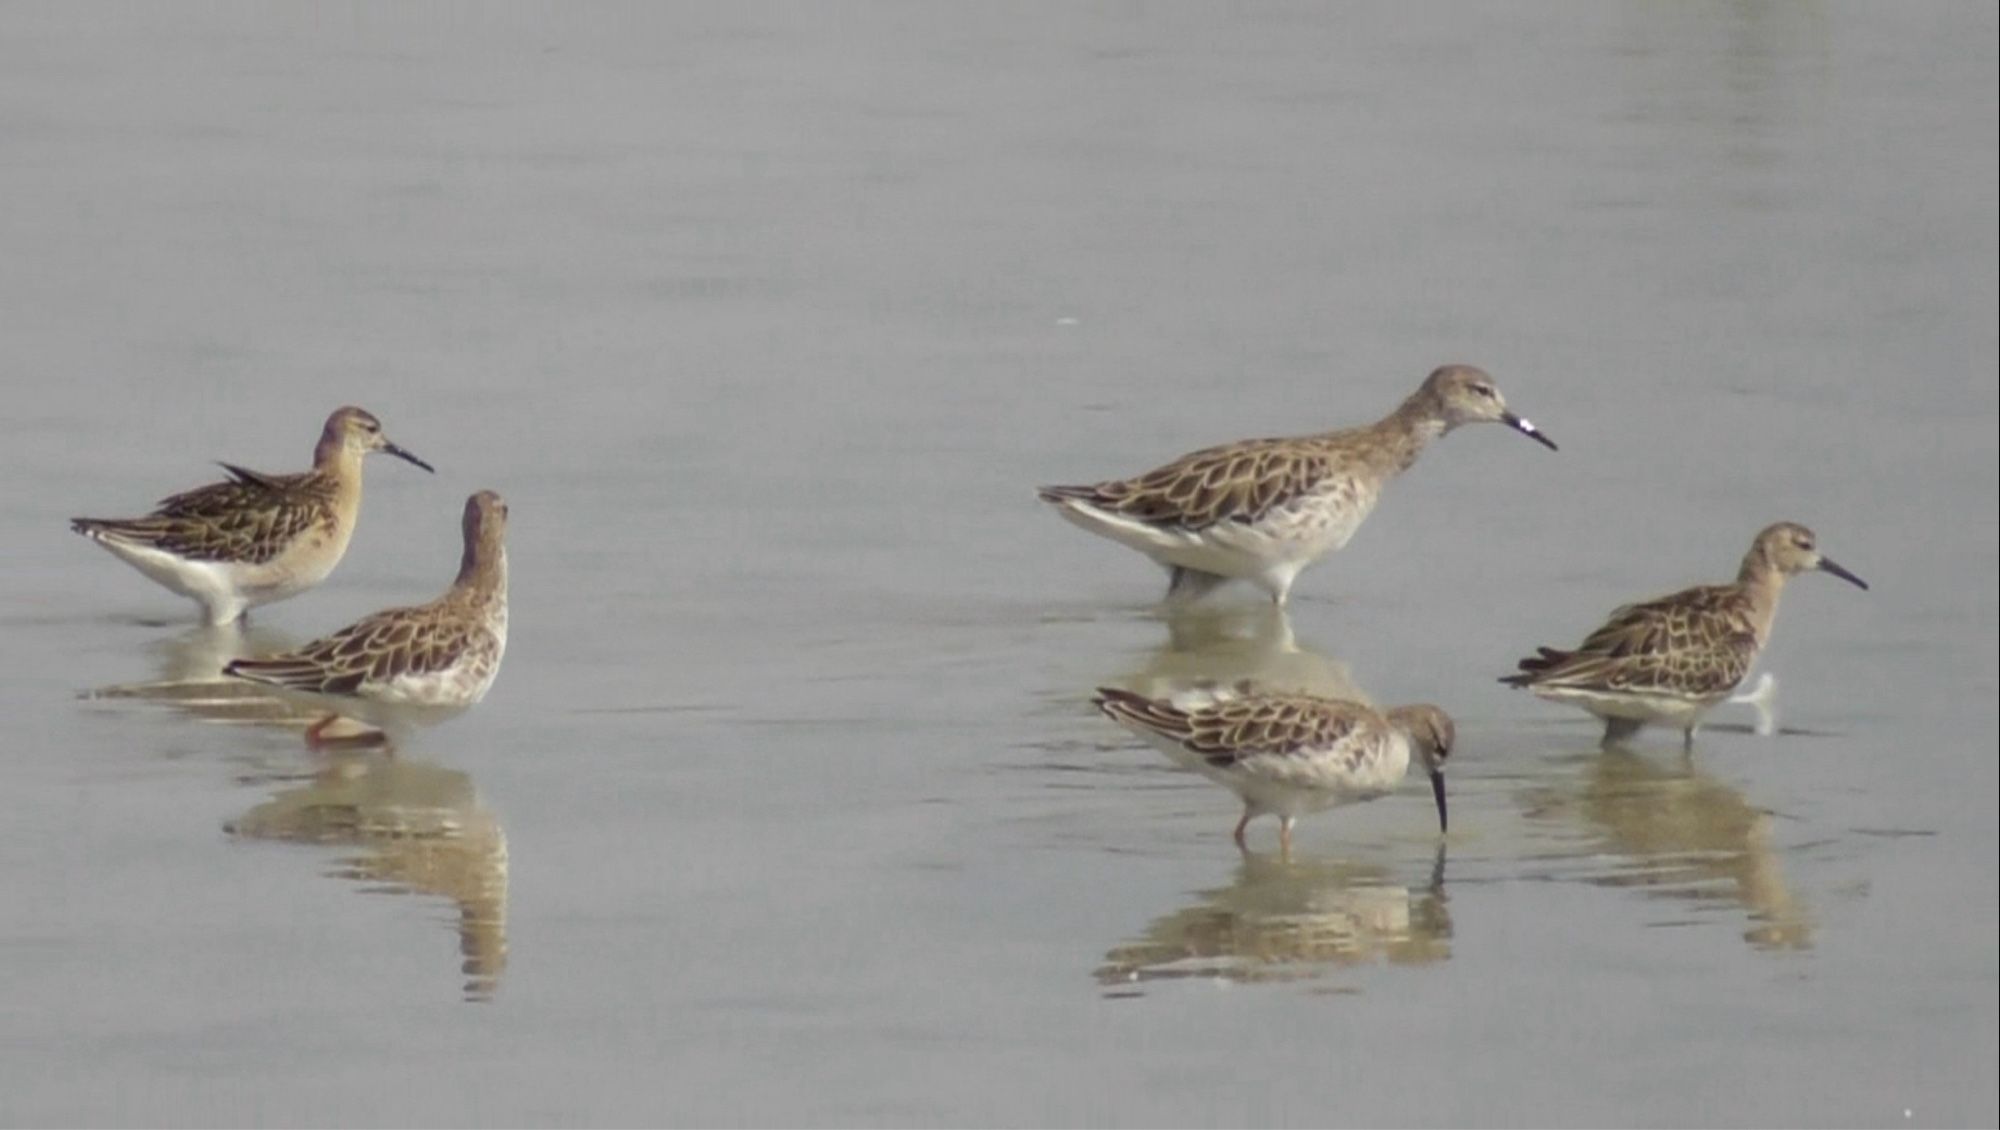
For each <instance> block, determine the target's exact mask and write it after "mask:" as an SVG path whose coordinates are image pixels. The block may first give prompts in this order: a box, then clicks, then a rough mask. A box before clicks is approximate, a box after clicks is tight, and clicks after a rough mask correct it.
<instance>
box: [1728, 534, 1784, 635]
mask: <svg viewBox="0 0 2000 1130" xmlns="http://www.w3.org/2000/svg"><path fill="white" fill-rule="evenodd" d="M1736 587H1737V589H1738V590H1739V591H1741V592H1742V594H1743V599H1744V600H1745V601H1746V602H1747V603H1748V605H1749V612H1750V626H1751V629H1752V630H1753V631H1755V632H1756V633H1757V643H1758V644H1759V646H1761V645H1763V644H1764V642H1765V641H1767V640H1769V639H1770V638H1771V625H1772V623H1773V622H1775V621H1776V620H1777V618H1778V598H1779V597H1780V596H1782V595H1784V592H1785V573H1784V571H1783V570H1781V569H1779V568H1777V567H1776V566H1774V565H1772V564H1771V563H1770V562H1769V561H1767V560H1765V559H1764V555H1763V554H1761V553H1759V552H1757V551H1756V550H1754V549H1753V550H1751V551H1750V553H1749V554H1748V555H1747V556H1745V557H1744V558H1743V566H1742V567H1741V568H1739V569H1738V570H1737V571H1736Z"/></svg>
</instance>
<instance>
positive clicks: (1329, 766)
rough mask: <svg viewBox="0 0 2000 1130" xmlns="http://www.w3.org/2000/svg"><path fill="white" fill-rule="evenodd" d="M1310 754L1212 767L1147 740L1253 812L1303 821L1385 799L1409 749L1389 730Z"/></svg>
mask: <svg viewBox="0 0 2000 1130" xmlns="http://www.w3.org/2000/svg"><path fill="white" fill-rule="evenodd" d="M1369 737H1370V740H1367V741H1365V742H1362V743H1360V744H1358V745H1346V744H1344V745H1343V746H1342V747H1339V748H1336V749H1334V750H1328V751H1321V752H1317V753H1309V754H1257V755H1253V756H1250V757H1247V758H1244V759H1243V760H1241V761H1237V762H1235V763H1233V764H1230V765H1213V764H1210V763H1209V761H1208V760H1207V759H1206V758H1203V757H1202V756H1201V755H1200V754H1197V753H1195V752H1194V751H1193V750H1191V749H1189V748H1187V747H1186V746H1184V745H1182V744H1181V743H1179V742H1177V741H1174V740H1173V739H1171V738H1167V737H1161V736H1158V735H1147V738H1148V740H1149V741H1151V742H1152V744H1153V745H1154V746H1155V747H1157V748H1158V749H1160V750H1161V751H1162V752H1164V753H1165V754H1166V755H1167V757H1168V758H1169V759H1171V760H1172V761H1173V762H1174V763H1175V764H1176V765H1179V766H1181V767H1182V768H1184V769H1192V770H1194V771H1195V772H1197V773H1200V774H1201V775H1202V776H1204V777H1207V778H1208V779H1209V780H1211V781H1214V782H1216V783H1217V784H1219V785H1222V786H1223V787H1225V788H1227V789H1229V790H1230V791H1231V792H1234V793H1235V794H1236V795H1238V796H1240V797H1242V798H1243V801H1244V803H1246V804H1248V805H1249V806H1250V807H1251V808H1253V809H1255V810H1257V811H1258V812H1273V813H1277V814H1279V815H1281V816H1303V815H1306V814H1307V813H1312V812H1323V811H1325V810H1326V809H1329V808H1336V807H1338V806H1340V805H1343V804H1354V803H1356V802H1359V801H1366V800H1374V799H1376V798H1377V797H1382V796H1387V795H1388V794H1389V793H1392V792H1394V791H1395V790H1396V786H1397V785H1399V784H1401V783H1402V780H1403V774H1404V773H1405V772H1406V771H1407V770H1408V769H1409V766H1410V744H1409V741H1408V740H1407V739H1405V738H1404V737H1403V736H1402V735H1401V734H1399V733H1395V732H1393V731H1390V732H1386V733H1376V734H1371V735H1370V736H1369Z"/></svg>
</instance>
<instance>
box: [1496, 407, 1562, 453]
mask: <svg viewBox="0 0 2000 1130" xmlns="http://www.w3.org/2000/svg"><path fill="white" fill-rule="evenodd" d="M1500 422H1501V423H1503V424H1505V425H1507V426H1508V427H1510V428H1512V429H1514V430H1515V431H1517V432H1520V433H1521V434H1522V435H1524V436H1527V437H1528V438H1529V439H1531V440H1534V441H1535V442H1536V443H1539V444H1541V445H1542V446H1543V447H1546V448H1548V449H1549V450H1550V451H1559V450H1561V449H1560V448H1558V447H1557V446H1556V441H1555V440H1552V439H1550V438H1549V437H1547V436H1545V435H1543V434H1542V429H1540V428H1538V427H1536V426H1535V425H1533V424H1530V423H1529V422H1528V421H1527V420H1526V419H1525V418H1523V417H1520V416H1516V415H1514V414H1513V413H1512V412H1502V413H1500Z"/></svg>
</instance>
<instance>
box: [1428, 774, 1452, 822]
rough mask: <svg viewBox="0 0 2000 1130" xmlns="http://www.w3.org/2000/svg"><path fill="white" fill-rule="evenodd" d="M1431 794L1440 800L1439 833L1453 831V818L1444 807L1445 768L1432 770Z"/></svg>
mask: <svg viewBox="0 0 2000 1130" xmlns="http://www.w3.org/2000/svg"><path fill="white" fill-rule="evenodd" d="M1431 795H1432V796H1434V797H1436V798H1437V802H1438V835H1440V836H1441V835H1443V834H1445V833H1446V832H1449V831H1451V820H1450V818H1449V817H1448V816H1446V815H1445V809H1444V770H1442V769H1433V770H1431Z"/></svg>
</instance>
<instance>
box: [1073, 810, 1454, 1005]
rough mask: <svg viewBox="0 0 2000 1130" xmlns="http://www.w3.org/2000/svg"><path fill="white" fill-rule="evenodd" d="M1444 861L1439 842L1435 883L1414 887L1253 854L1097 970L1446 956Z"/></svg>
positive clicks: (1229, 972)
mask: <svg viewBox="0 0 2000 1130" xmlns="http://www.w3.org/2000/svg"><path fill="white" fill-rule="evenodd" d="M1444 863H1445V855H1444V847H1443V845H1442V844H1440V845H1439V847H1438V853H1437V858H1436V861H1435V863H1434V864H1433V865H1432V868H1431V874H1430V881H1429V885H1428V886H1427V887H1425V888H1423V889H1421V890H1417V891H1414V892H1413V891H1411V890H1410V889H1409V888H1408V887H1405V886H1403V885H1401V884H1399V883H1397V882H1396V881H1395V879H1394V877H1393V876H1392V874H1391V872H1390V871H1389V870H1388V869H1387V868H1384V867H1381V866H1378V865H1376V864H1372V863H1357V862H1353V861H1349V860H1338V859H1326V860H1311V859H1300V858H1298V857H1294V858H1293V859H1292V860H1291V861H1290V862H1286V861H1284V860H1282V859H1280V858H1278V857H1277V856H1272V855H1248V854H1246V855H1245V856H1244V857H1243V859H1242V862H1241V863H1240V864H1239V865H1238V867H1237V872H1236V879H1235V881H1234V882H1232V883H1231V884H1230V885H1229V886H1226V887H1221V888H1218V889H1215V890H1211V891H1203V892H1201V893H1200V896H1199V899H1198V901H1196V902H1195V903H1194V904H1192V905H1190V906H1188V907H1186V908H1184V909H1181V910H1176V911H1174V912H1173V913H1171V914H1167V915H1163V916H1162V917H1160V918H1158V919H1156V920H1155V921H1154V922H1153V923H1152V924H1151V925H1149V926H1147V927H1146V931H1145V934H1144V936H1142V937H1140V938H1138V939H1136V940H1134V941H1129V942H1126V943H1124V944H1122V945H1119V946H1117V947H1115V948H1114V949H1112V950H1111V951H1110V952H1109V953H1107V954H1105V955H1104V964H1103V965H1101V966H1099V967H1098V968H1097V970H1096V973H1095V976H1096V978H1097V982H1098V983H1099V984H1100V985H1104V986H1106V987H1107V988H1116V987H1119V986H1126V987H1129V986H1132V985H1135V984H1140V983H1144V982H1149V981H1164V980H1185V979H1189V978H1195V979H1205V980H1216V981H1229V982H1238V983H1263V982H1290V981H1303V980H1312V979H1317V978H1321V977H1324V976H1327V975H1328V974H1330V973H1333V972H1335V971H1338V970H1340V969H1345V968H1350V967H1354V966H1360V965H1371V964H1375V963H1378V962H1379V963H1385V964H1390V965H1429V964H1432V963H1435V962H1440V961H1444V960H1446V959H1447V958H1449V957H1450V956H1451V914H1450V910H1449V908H1448V907H1447V905H1446V898H1445V890H1444Z"/></svg>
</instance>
